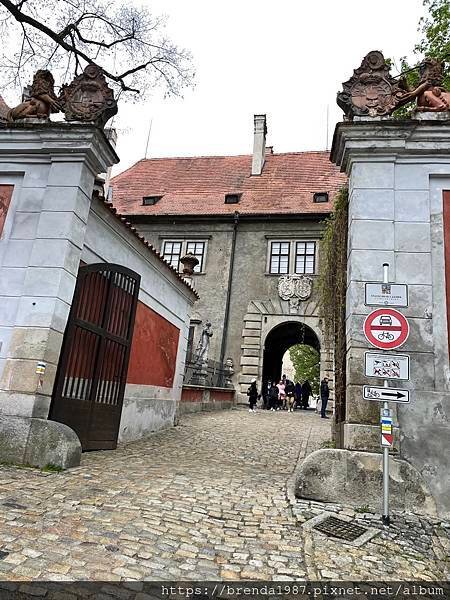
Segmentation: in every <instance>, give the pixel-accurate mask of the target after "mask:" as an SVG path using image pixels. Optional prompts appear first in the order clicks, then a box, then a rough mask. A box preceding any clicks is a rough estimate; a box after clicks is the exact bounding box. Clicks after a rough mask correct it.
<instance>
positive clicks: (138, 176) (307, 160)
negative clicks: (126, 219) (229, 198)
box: [111, 152, 347, 215]
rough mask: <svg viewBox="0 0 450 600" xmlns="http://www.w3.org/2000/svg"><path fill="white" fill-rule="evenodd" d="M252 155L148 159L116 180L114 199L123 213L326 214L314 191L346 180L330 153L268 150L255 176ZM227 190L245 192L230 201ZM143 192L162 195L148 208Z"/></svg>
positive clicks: (334, 189)
mask: <svg viewBox="0 0 450 600" xmlns="http://www.w3.org/2000/svg"><path fill="white" fill-rule="evenodd" d="M251 163H252V157H251V156H250V155H246V156H204V157H203V156H202V157H192V158H150V159H143V160H140V161H139V162H137V163H136V164H135V165H133V166H132V167H130V168H129V169H128V170H126V171H124V172H123V173H121V174H120V175H117V176H116V177H114V178H113V179H112V183H111V185H112V188H113V192H112V202H113V204H114V206H115V207H116V208H117V210H118V212H119V213H120V214H123V215H145V214H147V215H226V214H233V213H234V212H235V211H236V210H238V211H239V213H241V214H280V213H281V214H285V213H286V214H288V213H289V214H297V213H327V212H330V204H329V203H315V202H313V194H314V193H315V192H329V193H330V199H333V197H334V195H335V193H336V192H337V191H338V190H339V189H340V188H341V187H342V185H344V184H345V183H346V181H347V178H346V176H345V175H343V174H342V173H340V172H339V170H338V169H337V168H336V167H335V166H334V165H333V164H332V163H331V162H330V159H329V153H328V152H292V153H288V154H271V153H266V162H265V164H264V168H263V172H262V174H261V175H256V176H251V174H250V173H251ZM225 194H242V195H241V198H240V201H239V203H238V204H225V202H224V200H225ZM144 196H162V198H161V200H159V201H158V202H157V203H156V204H155V205H153V206H143V204H142V198H143V197H144Z"/></svg>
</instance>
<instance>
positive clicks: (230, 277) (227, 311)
mask: <svg viewBox="0 0 450 600" xmlns="http://www.w3.org/2000/svg"><path fill="white" fill-rule="evenodd" d="M238 223H239V212H238V211H235V213H234V226H233V239H232V241H231V255H230V271H229V274H228V288H227V302H226V305H225V315H224V319H223V334H222V344H221V347H220V362H221V364H223V361H224V358H225V349H226V343H227V336H228V322H229V319H230V303H231V286H232V284H233V271H234V254H235V250H236V234H237V227H238Z"/></svg>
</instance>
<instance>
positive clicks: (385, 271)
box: [382, 263, 391, 526]
mask: <svg viewBox="0 0 450 600" xmlns="http://www.w3.org/2000/svg"><path fill="white" fill-rule="evenodd" d="M383 283H389V263H384V264H383ZM383 385H384V387H388V381H387V380H386V379H385V380H384V383H383ZM383 414H384V415H389V414H390V412H389V402H387V401H384V402H383ZM390 521H391V520H390V517H389V447H388V446H384V447H383V517H382V522H383V525H387V526H389V525H390Z"/></svg>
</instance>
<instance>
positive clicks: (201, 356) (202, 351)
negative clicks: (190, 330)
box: [195, 321, 213, 362]
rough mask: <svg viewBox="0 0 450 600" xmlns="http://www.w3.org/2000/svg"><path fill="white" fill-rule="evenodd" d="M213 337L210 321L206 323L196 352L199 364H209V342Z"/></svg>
mask: <svg viewBox="0 0 450 600" xmlns="http://www.w3.org/2000/svg"><path fill="white" fill-rule="evenodd" d="M212 336H213V332H212V331H211V323H210V321H206V323H205V328H204V329H203V331H202V336H201V338H200V339H199V341H198V345H197V350H196V351H195V354H196V356H197V362H207V360H208V350H209V340H210V338H212Z"/></svg>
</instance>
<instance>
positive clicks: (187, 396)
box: [181, 388, 203, 402]
mask: <svg viewBox="0 0 450 600" xmlns="http://www.w3.org/2000/svg"><path fill="white" fill-rule="evenodd" d="M202 397H203V391H202V390H189V389H186V388H183V390H182V392H181V402H201V401H202Z"/></svg>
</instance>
